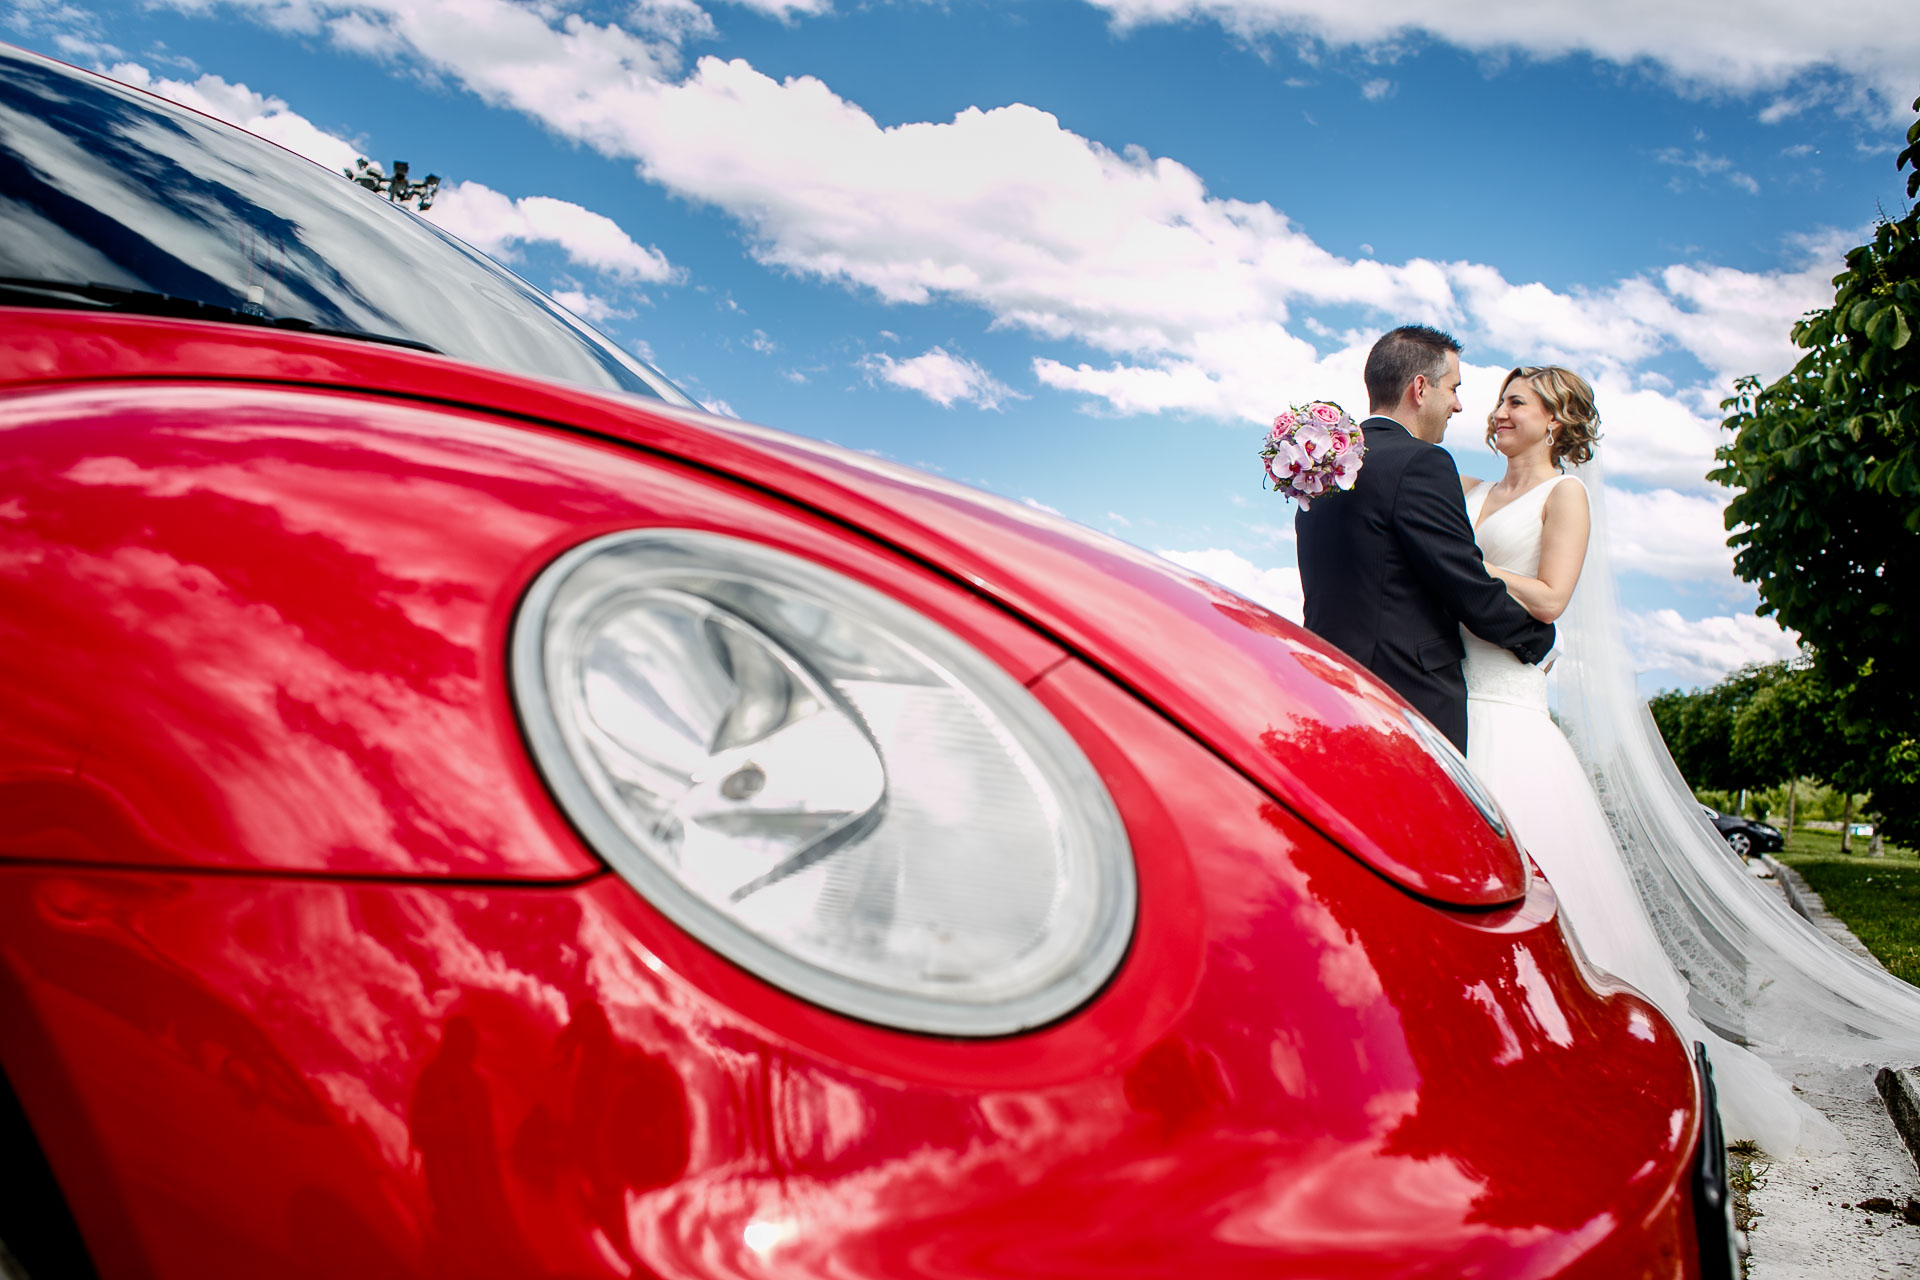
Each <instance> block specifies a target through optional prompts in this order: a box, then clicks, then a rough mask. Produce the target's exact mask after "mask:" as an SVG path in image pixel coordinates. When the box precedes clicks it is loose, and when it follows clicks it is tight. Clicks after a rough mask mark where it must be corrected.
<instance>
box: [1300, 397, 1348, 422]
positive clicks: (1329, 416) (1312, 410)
mask: <svg viewBox="0 0 1920 1280" xmlns="http://www.w3.org/2000/svg"><path fill="white" fill-rule="evenodd" d="M1307 413H1308V414H1310V415H1311V416H1312V418H1313V420H1314V421H1315V422H1318V423H1320V424H1321V425H1322V426H1328V427H1330V426H1332V425H1333V424H1334V423H1336V422H1338V421H1340V419H1341V418H1342V417H1343V416H1345V415H1343V414H1342V413H1341V412H1340V411H1339V410H1338V409H1336V408H1334V407H1333V406H1332V405H1330V404H1320V403H1314V404H1311V405H1308V406H1307Z"/></svg>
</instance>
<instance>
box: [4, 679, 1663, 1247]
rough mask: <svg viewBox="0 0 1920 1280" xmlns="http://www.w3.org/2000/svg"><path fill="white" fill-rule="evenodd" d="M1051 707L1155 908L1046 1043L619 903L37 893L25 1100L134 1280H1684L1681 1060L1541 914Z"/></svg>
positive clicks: (1045, 693)
mask: <svg viewBox="0 0 1920 1280" xmlns="http://www.w3.org/2000/svg"><path fill="white" fill-rule="evenodd" d="M1037 692H1038V693H1039V694H1040V696H1041V697H1042V699H1043V700H1044V701H1045V702H1046V703H1047V704H1048V706H1049V708H1050V709H1051V710H1053V711H1054V712H1055V713H1056V714H1059V715H1060V716H1061V718H1062V721H1063V723H1065V724H1066V725H1067V726H1068V728H1069V729H1070V730H1071V731H1072V732H1074V734H1075V735H1076V737H1077V738H1078V740H1079V741H1080V742H1082V744H1083V745H1085V746H1086V747H1087V749H1088V751H1089V754H1090V756H1091V757H1092V759H1093V760H1094V762H1095V764H1096V766H1097V767H1099V768H1100V769H1101V771H1102V773H1103V775H1104V776H1106V777H1107V778H1108V779H1109V780H1110V782H1111V783H1112V784H1113V786H1114V791H1115V795H1116V799H1117V800H1118V801H1119V803H1120V805H1121V808H1122V812H1123V816H1124V818H1125V819H1126V822H1127V825H1128V829H1129V832H1130V833H1131V834H1132V837H1133V839H1134V842H1135V848H1136V850H1137V855H1138V860H1139V871H1140V879H1141V916H1140V920H1139V924H1138V928H1137V931H1136V945H1135V947H1134V949H1133V952H1132V953H1131V954H1130V955H1129V957H1128V959H1127V961H1126V963H1125V964H1124V966H1123V967H1122V969H1121V971H1120V973H1119V974H1118V975H1117V976H1116V977H1115V979H1114V981H1113V983H1112V984H1111V986H1110V987H1109V989H1108V990H1107V991H1106V992H1104V993H1103V994H1102V995H1101V996H1100V997H1098V998H1097V999H1096V1000H1095V1001H1094V1002H1092V1003H1091V1004H1090V1005H1088V1006H1087V1007H1086V1008H1085V1009H1084V1010H1083V1011H1082V1012H1080V1013H1079V1014H1076V1015H1075V1016H1073V1017H1071V1018H1068V1019H1066V1020H1064V1021H1062V1022H1061V1023H1058V1024H1056V1025H1055V1026H1053V1027H1050V1028H1047V1029H1045V1030H1043V1031H1040V1032H1037V1033H1034V1034H1031V1035H1025V1036H1020V1037H1014V1038H1010V1039H1007V1040H1003V1041H989V1042H985V1043H964V1042H955V1041H942V1040H937V1039H929V1038H927V1037H921V1036H912V1035H906V1034H901V1033H897V1032H890V1031H886V1030H882V1029H879V1028H874V1027H867V1026H862V1025H859V1024H855V1023H850V1022H849V1021H847V1020H846V1019H843V1018H839V1017H836V1016H834V1015H832V1014H828V1013H825V1012H823V1011H821V1010H819V1009H816V1008H814V1007H812V1006H810V1005H807V1004H805V1003H803V1002H801V1001H798V1000H796V999H794V998H792V997H790V996H787V995H785V994H783V993H781V992H779V991H777V990H775V989H773V988H771V987H768V986H766V985H765V984H763V983H760V982H758V981H757V980H755V979H753V978H752V977H750V976H748V975H746V974H744V973H742V972H741V971H739V970H737V969H735V968H734V967H733V966H731V965H729V964H727V963H726V962H725V961H723V960H721V959H719V958H718V957H716V956H715V955H714V954H713V953H711V952H709V951H707V950H706V949H705V948H703V947H701V946H700V945H698V944H697V943H694V942H693V941H692V940H690V939H689V938H688V937H687V936H686V935H684V934H682V933H681V932H679V931H678V930H677V929H676V928H675V927H674V926H673V925H672V924H671V923H669V922H667V921H666V920H665V919H664V918H663V917H661V916H659V915H658V914H657V913H656V912H655V911H653V910H652V909H651V908H650V907H649V906H648V905H647V904H646V903H645V902H644V901H643V900H641V899H640V898H639V897H638V896H637V895H635V894H633V893H632V892H631V891H630V890H628V889H627V888H626V886H625V885H624V884H622V883H621V882H620V881H619V880H617V879H616V878H614V877H612V876H610V875H609V876H601V877H597V878H595V879H593V880H592V881H590V882H588V883H586V884H584V885H580V886H575V887H571V888H555V887H541V886H511V885H509V886H497V885H496V886H485V887H476V886H467V887H462V886H457V885H449V886H441V885H434V884H391V883H383V882H378V881H374V882H341V881H328V880H320V879H314V878H303V877H283V876H278V875H275V876H214V877H209V876H204V875H200V876H196V875H185V874H179V873H172V872H153V873H143V874H139V875H128V874H111V873H103V872H99V871H90V870H87V869H84V868H78V867H76V868H48V867H21V868H17V869H15V870H13V871H10V872H0V885H4V888H0V956H4V958H5V972H6V974H7V981H6V989H5V992H4V999H5V1006H4V1008H3V1009H0V1014H4V1016H5V1017H6V1020H7V1025H8V1026H10V1027H16V1028H22V1027H29V1026H30V1027H33V1028H34V1029H35V1031H36V1034H35V1035H34V1036H33V1037H31V1038H32V1040H33V1041H34V1042H36V1043H39V1044H43V1045H45V1046H46V1049H45V1051H44V1052H45V1055H46V1056H45V1057H44V1059H43V1060H41V1061H38V1062H37V1063H35V1064H33V1069H29V1070H26V1071H20V1070H19V1069H18V1068H17V1067H16V1065H15V1064H14V1063H12V1062H10V1063H9V1070H10V1071H11V1072H13V1073H14V1074H15V1075H16V1077H17V1079H18V1083H19V1085H20V1087H21V1089H22V1092H23V1095H25V1096H27V1098H28V1101H29V1103H30V1104H31V1105H33V1106H35V1108H36V1110H37V1112H38V1113H39V1114H42V1115H48V1116H54V1117H58V1119H57V1121H55V1122H54V1123H53V1124H52V1125H51V1126H50V1129H51V1132H50V1133H49V1135H48V1145H49V1146H50V1148H51V1149H52V1150H53V1151H55V1152H56V1153H58V1154H64V1153H67V1152H72V1151H85V1152H90V1153H95V1154H93V1155H91V1156H90V1158H89V1159H88V1160H87V1161H86V1162H85V1163H87V1164H88V1165H90V1169H89V1170H88V1172H89V1174H90V1176H72V1177H70V1178H68V1185H70V1186H72V1187H74V1188H75V1190H76V1192H77V1193H78V1194H76V1195H75V1197H74V1198H75V1208H76V1212H77V1214H78V1216H79V1218H80V1221H81V1224H82V1226H83V1227H85V1228H86V1229H87V1232H88V1237H89V1239H93V1240H107V1241H112V1242H114V1246H113V1247H114V1248H115V1249H117V1250H121V1251H123V1253H124V1261H125V1265H124V1269H122V1270H120V1271H119V1273H120V1274H152V1275H155V1276H160V1277H176V1276H177V1277H181V1278H182V1280H185V1278H186V1277H193V1280H209V1278H210V1277H219V1276H228V1275H232V1276H241V1275H263V1274H276V1275H287V1276H298V1275H314V1276H319V1275H335V1274H340V1273H342V1272H347V1273H351V1274H356V1275H361V1276H367V1277H373V1276H385V1275H418V1274H431V1273H433V1272H434V1271H435V1269H436V1267H437V1266H443V1265H444V1266H450V1267H451V1268H452V1272H451V1273H454V1274H463V1275H469V1276H503V1277H504V1276H510V1275H514V1276H517V1275H532V1274H554V1275H576V1276H588V1275H619V1274H638V1275H702V1276H746V1275H762V1274H778V1275H793V1276H814V1275H818V1276H829V1275H830V1276H842V1277H872V1278H873V1280H880V1278H882V1277H896V1276H902V1275H951V1276H970V1277H1002V1276H1004V1277H1016V1276H1018V1277H1036V1278H1037V1277H1072V1276H1094V1275H1100V1276H1108V1277H1114V1276H1120V1277H1131V1276H1140V1277H1146V1276H1173V1275H1209V1276H1214V1275H1218V1276H1267V1277H1276V1276H1289V1277H1292V1276H1340V1277H1363V1276H1379V1277H1388V1276H1393V1277H1402V1276H1409V1275H1433V1276H1454V1275H1461V1274H1484V1275H1493V1276H1550V1275H1551V1276H1592V1277H1609V1278H1613V1277H1626V1276H1662V1277H1666V1276H1681V1275H1687V1274H1691V1272H1690V1270H1689V1265H1688V1262H1687V1259H1688V1255H1689V1252H1690V1250H1691V1247H1692V1236H1691V1218H1690V1208H1689V1207H1688V1201H1687V1193H1686V1187H1685V1182H1684V1178H1683V1177H1681V1176H1679V1175H1680V1173H1681V1172H1682V1171H1684V1168H1685V1165H1686V1161H1685V1153H1686V1152H1687V1151H1688V1150H1689V1149H1690V1144H1691V1143H1692V1142H1693V1140H1694V1138H1695V1136H1696V1134H1695V1131H1694V1127H1693V1123H1692V1121H1691V1118H1690V1116H1691V1112H1690V1110H1689V1103H1690V1088H1691V1077H1690V1075H1689V1073H1688V1070H1687V1064H1686V1057H1685V1054H1684V1053H1683V1052H1681V1051H1680V1048H1679V1046H1678V1045H1677V1044H1676V1043H1675V1042H1674V1040H1673V1037H1672V1033H1671V1031H1670V1030H1667V1029H1666V1027H1665V1024H1664V1023H1661V1022H1659V1021H1658V1017H1657V1015H1651V1014H1650V1013H1649V1012H1648V1010H1647V1009H1646V1007H1645V1006H1644V1005H1643V1004H1642V1003H1641V1002H1640V1001H1639V1000H1638V999H1637V997H1634V996H1632V995H1630V994H1627V993H1623V992H1615V993H1609V994H1600V993H1596V992H1592V991H1590V990H1589V989H1588V988H1587V987H1586V985H1585V984H1584V983H1583V982H1582V981H1581V978H1580V976H1579V975H1578V974H1577V973H1575V972H1574V971H1573V970H1572V968H1571V965H1572V961H1571V959H1570V956H1569V952H1568V950H1567V948H1566V947H1565V946H1564V944H1563V943H1562V941H1561V939H1560V937H1559V934H1558V930H1557V927H1556V924H1555V919H1554V911H1553V900H1552V895H1551V890H1550V889H1549V888H1548V887H1547V886H1546V885H1545V884H1544V882H1538V883H1536V885H1535V887H1534V889H1533V892H1532V894H1531V895H1530V896H1529V898H1528V900H1527V901H1526V902H1524V903H1523V904H1521V905H1520V906H1519V907H1516V908H1510V909H1508V910H1505V911H1501V912H1496V913H1490V914H1488V913H1481V914H1460V913H1446V912H1441V911H1438V910H1436V909H1434V908H1432V907H1430V906H1427V905H1425V904H1423V903H1421V902H1419V901H1418V900H1416V899H1414V898H1412V897H1410V896H1408V895H1406V894H1404V893H1401V892H1400V891H1398V890H1396V889H1395V888H1393V887H1392V886H1390V885H1388V884H1387V883H1386V882H1384V881H1383V880H1381V879H1380V878H1378V877H1377V876H1375V875H1373V874H1371V873H1370V872H1368V871H1367V870H1365V869H1364V868H1362V867H1360V866H1359V865H1358V864H1357V863H1355V862H1354V861H1353V860H1352V859H1350V858H1348V857H1347V856H1346V855H1345V854H1343V853H1342V852H1340V851H1339V850H1337V849H1334V848H1333V847H1331V846H1330V845H1328V844H1327V843H1326V842H1325V840H1324V839H1322V838H1321V837H1319V836H1318V835H1317V834H1316V833H1314V832H1312V831H1311V830H1309V829H1308V828H1306V827H1305V826H1304V825H1303V824H1302V823H1300V822H1299V821H1298V820H1297V819H1295V818H1293V817H1292V816H1291V815H1289V814H1287V813H1286V812H1285V811H1284V810H1282V809H1281V808H1280V807H1279V806H1278V805H1276V804H1274V803H1273V802H1272V801H1271V800H1270V799H1268V798H1267V797H1265V796H1263V795H1262V794H1260V793H1259V792H1258V791H1257V790H1255V789H1254V788H1252V787H1251V786H1249V785H1248V784H1247V783H1246V782H1245V781H1244V780H1242V779H1240V778H1237V777H1235V776H1234V775H1233V774H1232V773H1231V772H1229V771H1227V770H1225V769H1223V768H1221V767H1219V765H1218V763H1217V762H1216V761H1214V760H1213V759H1212V758H1210V757H1209V756H1208V755H1207V754H1206V753H1204V752H1202V751H1201V750H1200V749H1199V748H1198V747H1197V746H1196V745H1195V744H1194V743H1193V742H1192V741H1191V740H1190V739H1188V738H1186V737H1185V736H1183V735H1181V734H1179V733H1178V732H1177V731H1175V730H1173V729H1172V728H1171V727H1170V726H1169V725H1167V723H1166V722H1165V721H1164V720H1163V719H1161V718H1159V717H1158V716H1156V715H1154V714H1153V713H1151V712H1150V711H1148V710H1146V709H1145V708H1142V707H1141V706H1140V705H1139V704H1138V703H1137V702H1136V701H1134V700H1133V699H1131V698H1130V697H1128V696H1127V695H1126V694H1124V693H1123V692H1121V691H1120V690H1117V689H1116V688H1114V687H1113V686H1112V685H1111V683H1110V682H1108V681H1106V680H1105V679H1104V678H1103V677H1101V676H1099V675H1098V674H1096V673H1094V672H1091V671H1089V670H1087V669H1086V668H1084V667H1083V666H1081V665H1079V664H1077V663H1069V664H1068V665H1066V666H1064V667H1062V668H1059V669H1057V670H1056V671H1055V672H1053V673H1051V674H1049V675H1048V676H1046V677H1045V678H1043V679H1042V680H1041V681H1040V682H1039V684H1038V686H1037ZM1156 777H1157V778H1161V779H1165V778H1175V777H1177V778H1179V779H1181V780H1182V785H1181V786H1180V787H1179V788H1177V789H1174V788H1168V787H1166V786H1165V785H1164V784H1161V785H1154V784H1151V783H1149V782H1148V781H1147V780H1148V779H1149V778H1156ZM1276 974H1299V975H1302V976H1303V978H1307V979H1311V980H1306V981H1302V982H1301V983H1300V984H1299V985H1298V986H1297V987H1294V988H1292V989H1285V988H1282V987H1280V986H1279V985H1278V984H1276V983H1275V981H1274V975H1276ZM1568 992H1577V993H1579V998H1578V999H1576V1000H1568V999H1567V998H1566V993H1568ZM1556 993H1558V994H1556ZM1596 1044H1605V1045H1607V1046H1608V1047H1609V1048H1608V1052H1607V1053H1606V1054H1605V1055H1601V1054H1598V1053H1596V1052H1594V1046H1595V1045H1596ZM49 1082H60V1083H59V1084H57V1085H56V1084H51V1083H49ZM1576 1088H1577V1089H1578V1090H1579V1098H1578V1099H1577V1101H1575V1100H1572V1099H1570V1098H1569V1097H1568V1096H1567V1094H1568V1091H1569V1090H1572V1089H1576ZM1570 1104H1571V1105H1570ZM1546 1115H1551V1116H1552V1117H1553V1122H1552V1123H1551V1124H1542V1123H1541V1117H1543V1116H1546ZM56 1167H57V1168H60V1171H61V1172H62V1174H63V1175H68V1174H73V1173H75V1171H74V1170H72V1169H70V1168H68V1167H62V1164H61V1162H60V1161H59V1160H58V1159H56ZM209 1206H217V1207H218V1209H217V1212H218V1214H219V1218H218V1220H212V1219H210V1218H209V1216H208V1214H209ZM209 1241H218V1242H219V1244H218V1246H217V1247H210V1246H209Z"/></svg>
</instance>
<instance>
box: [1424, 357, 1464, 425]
mask: <svg viewBox="0 0 1920 1280" xmlns="http://www.w3.org/2000/svg"><path fill="white" fill-rule="evenodd" d="M1416 382H1417V383H1418V384H1419V385H1417V386H1416V387H1415V394H1416V395H1417V396H1418V398H1419V406H1418V408H1417V409H1416V416H1417V417H1418V419H1419V421H1418V423H1417V427H1418V432H1417V433H1418V435H1419V436H1420V438H1421V439H1422V440H1425V441H1426V442H1427V443H1428V444H1439V443H1440V441H1441V439H1442V438H1443V437H1444V436H1445V435H1446V434H1447V419H1448V418H1451V417H1452V416H1453V415H1454V414H1456V413H1458V412H1460V357H1459V356H1457V355H1455V354H1454V353H1453V352H1451V351H1449V352H1447V367H1446V371H1445V372H1444V373H1442V374H1441V375H1440V377H1439V380H1438V381H1430V380H1428V378H1427V377H1426V375H1424V374H1422V375H1421V376H1420V377H1419V378H1418V379H1416Z"/></svg>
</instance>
